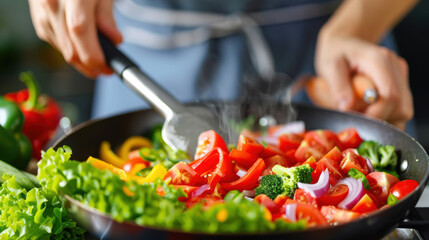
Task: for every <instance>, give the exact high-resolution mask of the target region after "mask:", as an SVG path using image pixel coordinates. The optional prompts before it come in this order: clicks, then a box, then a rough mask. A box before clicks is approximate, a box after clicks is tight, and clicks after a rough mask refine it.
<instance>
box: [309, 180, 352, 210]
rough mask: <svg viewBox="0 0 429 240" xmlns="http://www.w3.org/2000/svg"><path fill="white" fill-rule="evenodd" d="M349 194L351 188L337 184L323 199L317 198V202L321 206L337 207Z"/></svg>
mask: <svg viewBox="0 0 429 240" xmlns="http://www.w3.org/2000/svg"><path fill="white" fill-rule="evenodd" d="M348 193H349V188H348V187H347V185H345V184H337V185H335V186H333V187H331V188H329V190H328V191H327V192H326V193H325V194H323V195H322V196H321V197H319V198H317V201H318V203H319V204H320V205H332V206H337V205H338V204H339V203H340V202H341V201H343V200H344V198H346V197H347V194H348Z"/></svg>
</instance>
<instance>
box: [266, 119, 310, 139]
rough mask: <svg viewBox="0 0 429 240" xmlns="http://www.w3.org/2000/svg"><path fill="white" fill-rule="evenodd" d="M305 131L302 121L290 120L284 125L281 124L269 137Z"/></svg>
mask: <svg viewBox="0 0 429 240" xmlns="http://www.w3.org/2000/svg"><path fill="white" fill-rule="evenodd" d="M304 132H305V124H304V122H303V121H295V122H290V123H287V124H284V125H281V126H280V127H279V128H278V129H277V131H275V132H274V133H273V134H272V135H271V137H280V136H281V135H283V134H288V133H294V134H300V133H304Z"/></svg>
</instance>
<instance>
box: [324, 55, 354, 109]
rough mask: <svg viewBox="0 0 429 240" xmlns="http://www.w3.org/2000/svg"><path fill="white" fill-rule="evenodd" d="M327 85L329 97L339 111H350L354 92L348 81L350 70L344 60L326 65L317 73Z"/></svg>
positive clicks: (337, 60)
mask: <svg viewBox="0 0 429 240" xmlns="http://www.w3.org/2000/svg"><path fill="white" fill-rule="evenodd" d="M319 74H320V75H321V76H322V77H323V78H324V79H325V80H326V81H327V82H328V84H329V87H330V96H333V98H334V99H335V101H336V103H337V106H338V108H339V109H340V110H343V111H345V110H350V109H351V108H352V106H353V104H354V101H355V99H354V92H353V88H352V86H351V82H350V81H351V80H350V68H349V66H348V63H347V61H346V60H345V59H344V58H340V59H336V60H334V61H333V62H331V63H327V64H326V65H325V66H324V67H323V69H321V72H320V73H319Z"/></svg>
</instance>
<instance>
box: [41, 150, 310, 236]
mask: <svg viewBox="0 0 429 240" xmlns="http://www.w3.org/2000/svg"><path fill="white" fill-rule="evenodd" d="M70 157H71V150H70V149H69V148H68V147H63V148H58V149H57V151H54V150H53V149H49V150H48V151H47V152H45V153H43V158H42V160H41V161H40V162H39V169H40V171H39V174H38V178H39V180H40V182H41V184H42V185H43V186H46V187H48V188H49V189H52V190H53V191H54V192H62V193H64V194H68V195H70V196H71V197H73V198H75V199H77V200H79V201H81V202H83V203H85V204H87V205H89V206H90V207H93V208H96V209H98V210H99V211H101V212H104V213H107V214H109V215H110V216H112V217H113V218H114V219H115V220H117V221H119V222H122V221H133V222H135V223H137V224H139V225H145V226H156V227H162V228H167V229H178V230H183V231H197V232H206V233H220V232H223V233H229V232H231V233H236V232H249V233H251V232H253V233H262V232H267V231H273V230H278V231H286V230H300V229H305V227H306V224H305V222H303V221H298V222H296V223H286V222H284V221H283V220H277V221H271V219H267V210H266V208H265V207H263V206H261V205H259V204H257V203H255V202H251V201H248V200H246V199H245V198H244V195H243V194H241V193H239V192H238V191H231V192H229V193H228V194H227V195H226V196H225V201H224V203H222V204H213V205H211V206H210V207H208V208H204V207H203V204H202V203H197V204H194V205H193V207H191V208H189V209H186V203H184V202H181V201H178V199H179V198H181V197H186V194H185V193H184V192H183V189H182V188H178V189H176V188H175V187H174V186H171V185H168V184H167V183H166V182H163V181H161V179H159V178H158V179H157V180H155V181H154V182H153V183H150V184H148V183H146V184H138V183H137V182H135V181H126V182H124V181H122V180H121V179H120V178H119V177H118V176H116V175H114V174H113V173H111V172H110V171H103V170H100V169H96V168H94V167H93V166H92V165H91V164H88V163H86V162H77V161H73V160H69V159H70ZM124 187H125V188H124ZM124 189H126V190H124ZM161 189H162V191H161ZM112 193H115V194H112Z"/></svg>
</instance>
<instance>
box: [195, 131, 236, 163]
mask: <svg viewBox="0 0 429 240" xmlns="http://www.w3.org/2000/svg"><path fill="white" fill-rule="evenodd" d="M217 147H219V148H220V149H222V150H223V151H225V152H229V151H228V146H227V145H226V143H225V141H224V140H223V139H222V137H221V136H220V135H219V134H217V133H216V132H215V131H213V130H208V131H205V132H202V133H201V134H200V136H198V145H197V150H196V152H195V156H194V159H199V158H202V157H204V156H205V155H206V154H207V153H209V152H210V151H211V150H213V149H215V148H217Z"/></svg>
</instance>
